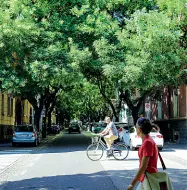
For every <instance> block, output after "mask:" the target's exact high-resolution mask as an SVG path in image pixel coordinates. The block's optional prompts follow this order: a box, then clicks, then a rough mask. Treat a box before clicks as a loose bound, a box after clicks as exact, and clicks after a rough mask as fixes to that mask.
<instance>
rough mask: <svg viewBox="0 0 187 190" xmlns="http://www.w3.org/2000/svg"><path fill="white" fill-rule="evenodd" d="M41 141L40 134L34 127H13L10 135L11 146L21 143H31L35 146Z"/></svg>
mask: <svg viewBox="0 0 187 190" xmlns="http://www.w3.org/2000/svg"><path fill="white" fill-rule="evenodd" d="M40 141H41V133H40V132H39V131H38V130H37V128H36V127H35V126H34V125H17V126H14V131H13V135H12V146H16V145H17V144H21V143H31V144H33V145H34V146H37V145H38V144H39V143H40Z"/></svg>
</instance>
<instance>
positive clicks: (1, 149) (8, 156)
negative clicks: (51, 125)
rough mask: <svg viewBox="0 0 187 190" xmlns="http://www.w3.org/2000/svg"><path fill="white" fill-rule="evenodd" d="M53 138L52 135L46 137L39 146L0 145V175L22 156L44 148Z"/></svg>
mask: <svg viewBox="0 0 187 190" xmlns="http://www.w3.org/2000/svg"><path fill="white" fill-rule="evenodd" d="M53 138H55V136H54V135H48V136H47V138H45V139H42V141H41V144H40V146H38V147H32V146H18V147H12V143H11V142H9V143H0V174H3V173H4V171H6V170H7V169H8V168H9V167H10V166H11V165H13V164H14V163H15V162H17V161H18V160H19V159H20V158H22V157H23V156H26V155H28V154H30V153H31V152H32V151H36V150H40V149H42V148H44V147H45V146H46V145H47V144H48V143H49V142H51V141H52V140H53Z"/></svg>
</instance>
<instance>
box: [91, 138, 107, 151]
mask: <svg viewBox="0 0 187 190" xmlns="http://www.w3.org/2000/svg"><path fill="white" fill-rule="evenodd" d="M92 144H97V148H98V146H99V145H101V146H102V147H103V149H106V148H107V146H106V145H105V143H104V142H103V141H102V140H101V136H99V140H98V142H96V143H93V142H92Z"/></svg>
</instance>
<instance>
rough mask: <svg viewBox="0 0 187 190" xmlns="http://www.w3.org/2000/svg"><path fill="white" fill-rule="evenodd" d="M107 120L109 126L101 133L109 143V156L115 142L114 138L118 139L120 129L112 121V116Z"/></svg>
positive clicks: (107, 143)
mask: <svg viewBox="0 0 187 190" xmlns="http://www.w3.org/2000/svg"><path fill="white" fill-rule="evenodd" d="M105 122H106V123H107V126H106V128H105V129H104V130H103V131H102V132H101V133H99V135H102V136H104V140H105V142H106V145H107V156H111V154H112V149H111V145H112V144H113V142H114V140H116V139H118V130H117V128H116V126H115V125H114V123H113V122H112V121H110V117H106V118H105Z"/></svg>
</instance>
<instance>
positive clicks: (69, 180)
mask: <svg viewBox="0 0 187 190" xmlns="http://www.w3.org/2000/svg"><path fill="white" fill-rule="evenodd" d="M84 133H85V132H82V133H81V134H76V133H75V134H67V133H66V132H61V134H59V135H56V136H54V137H53V138H51V139H50V140H49V141H48V143H47V142H46V143H42V144H41V145H40V146H39V147H36V148H35V147H31V146H20V147H13V148H12V147H8V146H7V147H5V148H3V149H2V148H0V150H1V151H0V161H1V162H0V182H1V185H0V190H17V189H24V190H29V189H37V190H100V189H103V190H124V189H126V187H127V186H128V184H129V182H130V180H131V179H132V177H133V176H134V175H135V173H136V171H137V168H138V165H139V161H138V155H137V153H138V152H137V151H130V153H129V156H128V157H127V159H126V160H124V161H116V160H115V159H114V158H106V157H105V155H104V156H103V157H102V159H101V160H100V161H96V162H93V161H91V160H89V159H88V158H87V156H86V148H87V146H88V144H89V143H90V142H91V139H90V137H88V136H86V135H84ZM186 152H187V145H182V144H180V145H179V144H166V145H165V147H164V149H163V151H162V152H161V155H162V157H163V159H164V162H165V164H166V167H167V172H168V173H169V176H170V178H171V180H172V183H173V187H174V189H177V190H187V157H186ZM158 166H159V170H161V164H160V162H159V163H158Z"/></svg>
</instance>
